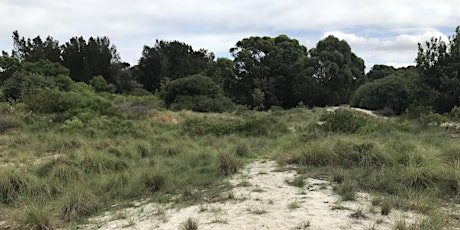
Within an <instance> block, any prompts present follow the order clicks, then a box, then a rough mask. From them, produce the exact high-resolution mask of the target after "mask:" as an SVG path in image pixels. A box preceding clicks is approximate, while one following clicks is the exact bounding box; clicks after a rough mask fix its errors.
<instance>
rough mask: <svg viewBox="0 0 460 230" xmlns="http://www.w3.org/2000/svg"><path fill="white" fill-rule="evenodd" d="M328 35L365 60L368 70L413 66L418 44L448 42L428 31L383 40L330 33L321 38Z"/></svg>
mask: <svg viewBox="0 0 460 230" xmlns="http://www.w3.org/2000/svg"><path fill="white" fill-rule="evenodd" d="M329 35H333V36H335V37H337V38H339V39H343V40H345V41H347V43H348V44H349V45H350V46H351V48H352V51H353V52H354V53H355V54H356V55H358V56H359V57H361V58H363V59H365V60H367V62H366V66H367V68H368V69H369V68H371V67H372V66H373V65H374V64H386V65H393V66H395V67H404V66H409V65H414V64H415V63H414V61H415V58H416V57H417V47H418V45H417V44H418V43H421V44H424V42H425V41H428V40H430V39H431V38H432V37H435V38H441V40H443V41H448V36H446V35H445V34H444V33H442V32H440V31H428V32H425V33H422V34H413V35H412V34H400V35H397V36H394V37H387V38H385V39H382V38H378V37H365V36H358V35H356V34H353V33H343V32H340V31H331V32H326V33H324V35H323V38H325V37H327V36H329Z"/></svg>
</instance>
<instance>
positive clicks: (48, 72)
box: [23, 59, 70, 77]
mask: <svg viewBox="0 0 460 230" xmlns="http://www.w3.org/2000/svg"><path fill="white" fill-rule="evenodd" d="M23 64H24V70H25V71H26V72H28V73H34V74H40V75H44V76H47V77H57V76H59V75H62V76H69V74H70V71H69V69H67V68H66V67H64V66H62V65H61V64H59V63H56V62H51V61H50V60H48V59H40V60H38V61H36V62H24V63H23Z"/></svg>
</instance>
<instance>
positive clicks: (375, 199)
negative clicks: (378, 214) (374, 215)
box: [371, 196, 383, 206]
mask: <svg viewBox="0 0 460 230" xmlns="http://www.w3.org/2000/svg"><path fill="white" fill-rule="evenodd" d="M382 202H383V198H382V197H380V196H376V197H373V198H372V200H371V204H372V206H377V205H380V204H381V203H382Z"/></svg>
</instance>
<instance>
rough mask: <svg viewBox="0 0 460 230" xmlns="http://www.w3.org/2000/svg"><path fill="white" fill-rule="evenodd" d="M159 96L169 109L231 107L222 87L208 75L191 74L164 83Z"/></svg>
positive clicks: (220, 108)
mask: <svg viewBox="0 0 460 230" xmlns="http://www.w3.org/2000/svg"><path fill="white" fill-rule="evenodd" d="M160 97H161V98H162V99H163V101H164V102H165V104H166V107H167V108H170V109H179V110H180V109H189V110H194V111H198V112H222V111H225V110H228V109H230V108H231V107H232V105H233V104H232V102H231V101H230V99H229V98H227V97H225V96H224V93H223V91H222V89H221V88H220V87H219V86H218V85H217V84H216V83H215V82H214V81H213V80H212V79H211V78H209V77H205V76H203V75H193V76H190V77H183V78H179V79H176V80H173V81H170V82H168V83H166V84H165V85H164V86H163V87H162V89H161V91H160Z"/></svg>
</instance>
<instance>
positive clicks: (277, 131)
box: [182, 115, 287, 137]
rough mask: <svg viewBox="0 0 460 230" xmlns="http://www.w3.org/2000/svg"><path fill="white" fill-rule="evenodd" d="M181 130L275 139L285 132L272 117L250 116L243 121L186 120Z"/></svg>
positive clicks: (282, 126) (198, 133) (280, 124)
mask: <svg viewBox="0 0 460 230" xmlns="http://www.w3.org/2000/svg"><path fill="white" fill-rule="evenodd" d="M182 129H183V130H184V131H185V132H186V133H189V134H192V135H207V134H214V135H228V134H232V133H235V134H241V135H245V136H267V137H275V136H279V135H281V134H283V133H286V132H287V127H286V124H283V123H282V122H281V121H280V120H279V119H278V118H276V117H274V116H268V115H262V116H251V117H248V118H247V119H245V120H228V121H225V120H217V121H214V120H210V119H203V118H193V119H187V120H186V121H185V122H184V123H183V126H182Z"/></svg>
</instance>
